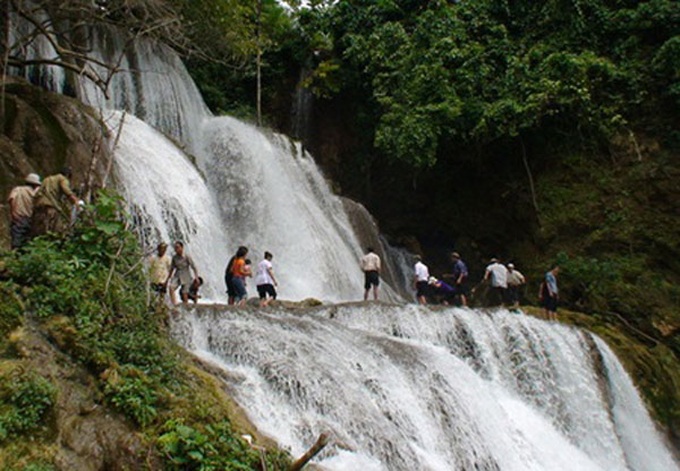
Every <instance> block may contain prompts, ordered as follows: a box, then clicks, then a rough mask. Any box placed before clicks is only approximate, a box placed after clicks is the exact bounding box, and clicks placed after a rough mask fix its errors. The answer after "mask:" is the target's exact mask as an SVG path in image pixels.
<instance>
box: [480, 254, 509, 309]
mask: <svg viewBox="0 0 680 471" xmlns="http://www.w3.org/2000/svg"><path fill="white" fill-rule="evenodd" d="M483 281H486V282H490V283H491V290H492V293H493V295H492V296H491V298H492V299H491V305H492V306H502V305H504V304H505V302H506V301H507V290H508V269H507V268H505V265H503V264H502V263H500V262H499V261H498V259H497V258H495V257H494V258H492V259H491V263H490V264H489V265H488V266H487V267H486V271H485V272H484V280H483Z"/></svg>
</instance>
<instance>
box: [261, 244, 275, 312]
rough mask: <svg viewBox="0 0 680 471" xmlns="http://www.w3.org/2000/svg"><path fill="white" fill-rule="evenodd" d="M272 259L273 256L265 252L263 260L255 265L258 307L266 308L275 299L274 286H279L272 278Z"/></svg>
mask: <svg viewBox="0 0 680 471" xmlns="http://www.w3.org/2000/svg"><path fill="white" fill-rule="evenodd" d="M272 258H274V256H273V255H272V254H271V253H269V252H265V253H264V259H263V260H262V261H261V262H260V263H258V264H257V273H256V274H255V285H256V286H257V294H258V295H259V296H260V307H264V306H268V305H269V303H270V302H271V301H272V300H274V299H276V289H275V288H274V286H278V285H279V284H278V282H277V281H276V278H275V277H274V268H273V266H272Z"/></svg>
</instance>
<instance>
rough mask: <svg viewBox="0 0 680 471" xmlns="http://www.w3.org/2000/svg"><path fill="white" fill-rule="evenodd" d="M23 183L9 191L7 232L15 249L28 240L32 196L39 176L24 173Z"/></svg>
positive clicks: (35, 190) (38, 185)
mask: <svg viewBox="0 0 680 471" xmlns="http://www.w3.org/2000/svg"><path fill="white" fill-rule="evenodd" d="M24 181H25V182H26V184H25V185H20V186H16V187H14V188H13V189H12V191H11V192H10V193H9V197H8V198H7V202H8V203H9V217H10V224H9V233H10V237H11V239H12V249H13V250H16V249H18V248H20V247H21V246H22V245H24V244H25V243H26V242H28V239H29V236H30V234H31V216H33V198H34V197H35V194H36V192H37V191H38V189H39V188H40V177H39V176H38V175H37V174H35V173H29V174H28V175H26V179H25V180H24Z"/></svg>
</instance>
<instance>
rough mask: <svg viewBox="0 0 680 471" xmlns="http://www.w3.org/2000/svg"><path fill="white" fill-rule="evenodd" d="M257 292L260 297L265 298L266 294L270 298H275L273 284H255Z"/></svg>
mask: <svg viewBox="0 0 680 471" xmlns="http://www.w3.org/2000/svg"><path fill="white" fill-rule="evenodd" d="M257 294H258V295H259V296H260V299H266V298H267V295H269V297H270V298H272V299H276V290H275V289H274V285H272V284H270V283H268V284H265V285H257Z"/></svg>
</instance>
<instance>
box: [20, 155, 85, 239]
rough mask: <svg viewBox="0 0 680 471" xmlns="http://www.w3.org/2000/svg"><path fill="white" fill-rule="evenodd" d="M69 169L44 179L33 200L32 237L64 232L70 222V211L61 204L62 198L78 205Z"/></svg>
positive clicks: (66, 168) (65, 168)
mask: <svg viewBox="0 0 680 471" xmlns="http://www.w3.org/2000/svg"><path fill="white" fill-rule="evenodd" d="M70 178H71V168H70V167H64V169H63V170H62V171H61V173H57V174H56V175H50V176H49V177H46V178H45V179H44V180H43V182H42V185H41V186H40V189H39V190H38V191H37V193H36V194H35V198H34V199H33V206H34V210H33V217H32V218H31V235H32V236H33V237H37V236H41V235H43V234H47V233H48V232H64V231H65V230H66V228H67V226H68V224H69V222H70V221H71V210H70V209H66V208H65V207H64V205H63V204H62V200H63V199H64V198H66V199H68V200H70V201H71V203H72V204H73V205H74V206H75V205H78V197H77V196H76V195H75V193H73V190H71V182H70V181H69V179H70Z"/></svg>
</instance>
